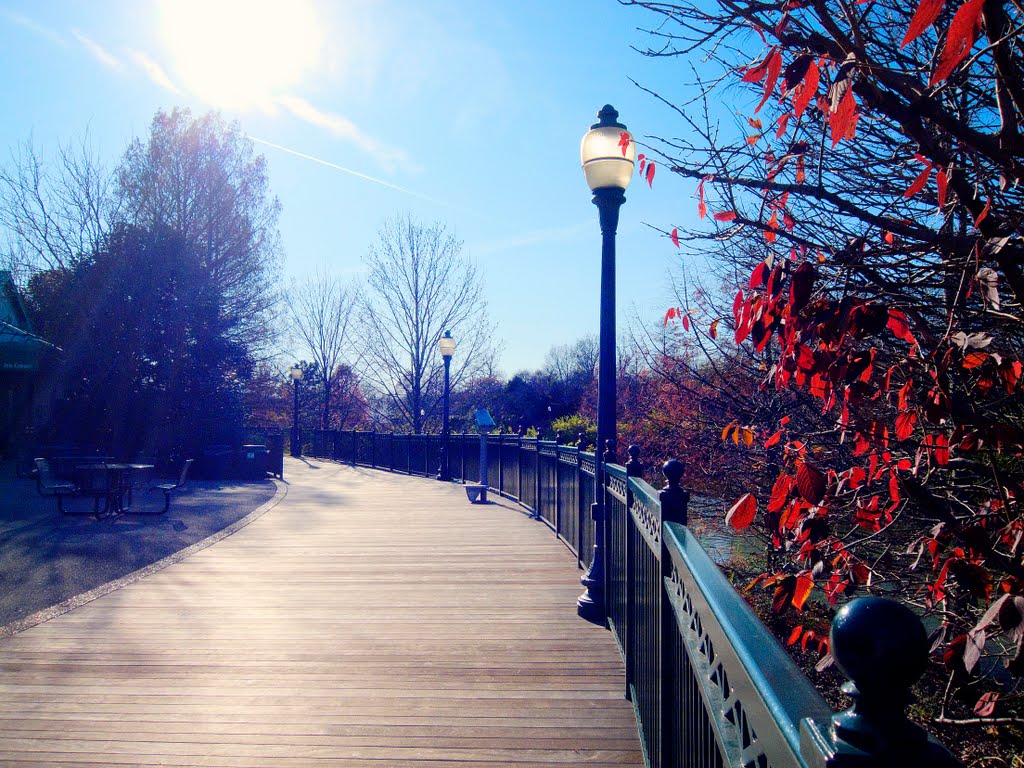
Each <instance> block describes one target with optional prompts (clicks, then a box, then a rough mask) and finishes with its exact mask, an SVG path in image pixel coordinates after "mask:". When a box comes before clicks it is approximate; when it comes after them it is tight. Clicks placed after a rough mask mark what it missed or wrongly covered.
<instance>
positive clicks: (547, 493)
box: [537, 443, 559, 532]
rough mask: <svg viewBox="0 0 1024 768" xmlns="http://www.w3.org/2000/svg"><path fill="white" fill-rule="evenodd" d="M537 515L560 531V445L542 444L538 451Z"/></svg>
mask: <svg viewBox="0 0 1024 768" xmlns="http://www.w3.org/2000/svg"><path fill="white" fill-rule="evenodd" d="M537 472H538V473H539V477H538V480H537V492H538V494H539V497H538V499H537V513H538V514H539V515H540V517H541V519H542V520H543V521H544V522H546V523H547V524H548V525H550V526H551V528H552V529H553V530H554V531H556V532H557V531H558V524H559V519H558V475H557V472H558V445H557V444H556V443H541V444H540V446H539V448H538V451H537Z"/></svg>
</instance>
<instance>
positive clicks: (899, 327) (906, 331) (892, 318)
mask: <svg viewBox="0 0 1024 768" xmlns="http://www.w3.org/2000/svg"><path fill="white" fill-rule="evenodd" d="M885 327H886V328H888V329H889V330H890V331H892V335H893V336H895V337H896V338H897V339H901V340H903V341H905V342H907V343H908V344H916V343H917V339H915V338H914V334H912V333H911V332H910V323H909V322H907V316H906V315H905V314H903V313H902V312H900V311H899V310H898V309H890V310H889V321H888V322H887V323H886V324H885Z"/></svg>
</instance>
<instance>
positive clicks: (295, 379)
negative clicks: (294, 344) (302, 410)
mask: <svg viewBox="0 0 1024 768" xmlns="http://www.w3.org/2000/svg"><path fill="white" fill-rule="evenodd" d="M288 374H289V375H290V376H291V377H292V383H293V384H294V385H295V386H294V389H295V407H294V409H293V412H292V456H295V457H296V458H298V457H299V456H301V455H302V440H300V439H299V382H300V381H302V369H301V368H299V364H298V363H296V364H295V367H293V368H292V369H291V370H290V371H288Z"/></svg>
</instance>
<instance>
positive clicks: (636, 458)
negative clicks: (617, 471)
mask: <svg viewBox="0 0 1024 768" xmlns="http://www.w3.org/2000/svg"><path fill="white" fill-rule="evenodd" d="M626 453H628V454H629V461H627V462H626V474H627V475H629V476H630V477H641V476H643V473H644V463H643V462H642V461H640V446H639V445H636V444H635V443H634V444H633V445H631V446H629V448H627V449H626Z"/></svg>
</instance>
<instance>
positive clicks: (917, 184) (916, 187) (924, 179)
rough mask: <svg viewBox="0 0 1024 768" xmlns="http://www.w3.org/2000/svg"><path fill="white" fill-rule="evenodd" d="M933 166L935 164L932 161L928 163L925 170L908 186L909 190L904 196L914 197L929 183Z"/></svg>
mask: <svg viewBox="0 0 1024 768" xmlns="http://www.w3.org/2000/svg"><path fill="white" fill-rule="evenodd" d="M933 167H934V166H933V165H932V164H931V163H928V164H926V165H925V167H924V170H923V171H921V173H919V174H918V175H917V178H916V179H914V183H913V184H911V185H910V186H909V187H907V191H906V192H904V193H903V196H904V197H913V196H914V195H916V194H917V193H918V192H920V191H921V190H922V189H924V185H925V184H927V183H928V177H929V176H931V175H932V168H933Z"/></svg>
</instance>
